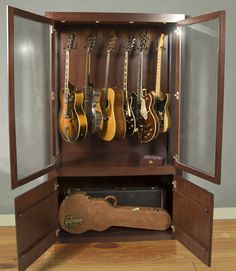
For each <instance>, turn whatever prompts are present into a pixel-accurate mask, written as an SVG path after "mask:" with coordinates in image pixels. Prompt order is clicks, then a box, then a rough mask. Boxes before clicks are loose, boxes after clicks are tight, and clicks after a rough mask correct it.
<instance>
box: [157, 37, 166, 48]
mask: <svg viewBox="0 0 236 271" xmlns="http://www.w3.org/2000/svg"><path fill="white" fill-rule="evenodd" d="M164 37H165V35H164V34H163V33H161V36H160V39H159V42H158V47H157V51H158V50H162V51H163V50H164V49H165V47H164Z"/></svg>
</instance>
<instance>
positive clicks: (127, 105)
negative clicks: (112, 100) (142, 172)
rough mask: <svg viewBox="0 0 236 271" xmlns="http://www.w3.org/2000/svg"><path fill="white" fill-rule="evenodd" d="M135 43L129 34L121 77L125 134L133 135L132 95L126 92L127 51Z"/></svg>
mask: <svg viewBox="0 0 236 271" xmlns="http://www.w3.org/2000/svg"><path fill="white" fill-rule="evenodd" d="M134 44H135V38H134V37H133V36H130V37H129V39H128V42H127V47H126V50H125V57H124V79H123V92H124V114H125V120H126V134H127V135H133V134H134V132H135V131H136V129H137V127H136V120H135V115H134V112H133V109H132V97H131V96H130V97H129V93H128V87H127V82H128V80H127V79H128V59H129V53H130V52H131V50H132V48H133V47H134Z"/></svg>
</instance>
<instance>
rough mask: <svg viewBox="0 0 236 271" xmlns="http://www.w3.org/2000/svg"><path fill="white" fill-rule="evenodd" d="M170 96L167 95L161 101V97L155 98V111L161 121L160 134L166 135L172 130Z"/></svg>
mask: <svg viewBox="0 0 236 271" xmlns="http://www.w3.org/2000/svg"><path fill="white" fill-rule="evenodd" d="M169 106H170V94H169V93H165V94H164V97H163V98H162V99H161V98H159V97H156V98H155V103H154V109H155V112H156V113H157V115H158V118H159V121H160V132H161V133H166V132H168V130H169V129H170V126H171V119H170V112H169Z"/></svg>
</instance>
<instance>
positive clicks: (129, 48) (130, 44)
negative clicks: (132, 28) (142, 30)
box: [126, 36, 136, 52]
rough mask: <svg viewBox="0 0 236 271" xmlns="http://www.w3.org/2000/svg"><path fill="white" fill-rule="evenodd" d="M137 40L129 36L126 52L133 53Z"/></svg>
mask: <svg viewBox="0 0 236 271" xmlns="http://www.w3.org/2000/svg"><path fill="white" fill-rule="evenodd" d="M135 40H136V38H134V37H133V36H129V38H128V41H127V45H126V51H127V52H131V51H132V49H133V47H134V45H135Z"/></svg>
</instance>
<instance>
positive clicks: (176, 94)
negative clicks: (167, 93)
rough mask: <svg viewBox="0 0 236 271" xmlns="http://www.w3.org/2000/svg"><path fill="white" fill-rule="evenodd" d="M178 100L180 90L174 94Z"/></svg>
mask: <svg viewBox="0 0 236 271" xmlns="http://www.w3.org/2000/svg"><path fill="white" fill-rule="evenodd" d="M174 96H175V98H176V100H179V91H176V93H175V94H174Z"/></svg>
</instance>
